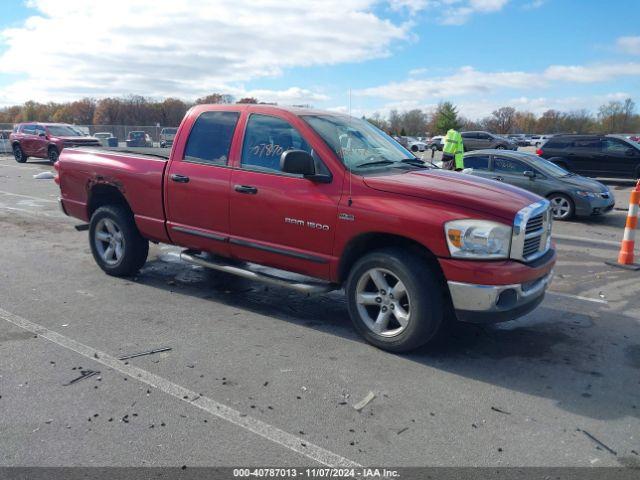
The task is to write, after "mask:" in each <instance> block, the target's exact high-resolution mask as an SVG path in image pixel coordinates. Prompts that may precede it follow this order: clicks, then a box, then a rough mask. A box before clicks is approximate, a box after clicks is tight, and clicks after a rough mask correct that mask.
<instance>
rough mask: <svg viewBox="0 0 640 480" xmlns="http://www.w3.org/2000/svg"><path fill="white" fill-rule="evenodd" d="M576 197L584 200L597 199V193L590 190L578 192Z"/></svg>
mask: <svg viewBox="0 0 640 480" xmlns="http://www.w3.org/2000/svg"><path fill="white" fill-rule="evenodd" d="M576 195H578V196H580V197H583V198H596V195H597V194H596V193H594V192H589V191H588V190H576Z"/></svg>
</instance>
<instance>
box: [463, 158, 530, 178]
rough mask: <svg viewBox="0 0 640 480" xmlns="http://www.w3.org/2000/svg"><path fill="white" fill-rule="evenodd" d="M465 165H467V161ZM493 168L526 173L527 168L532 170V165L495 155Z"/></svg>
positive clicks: (498, 170)
mask: <svg viewBox="0 0 640 480" xmlns="http://www.w3.org/2000/svg"><path fill="white" fill-rule="evenodd" d="M464 163H465V167H466V166H467V162H466V161H465V162H464ZM493 170H494V171H496V172H500V173H513V174H518V173H524V172H526V171H527V170H532V168H531V167H528V166H527V165H525V164H524V163H522V162H519V161H518V160H513V159H511V158H505V157H495V158H494V159H493Z"/></svg>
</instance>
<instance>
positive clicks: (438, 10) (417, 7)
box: [390, 0, 510, 25]
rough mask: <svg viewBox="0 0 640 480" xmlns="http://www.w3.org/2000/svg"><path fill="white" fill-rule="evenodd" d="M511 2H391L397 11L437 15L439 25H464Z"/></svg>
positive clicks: (508, 0) (441, 0)
mask: <svg viewBox="0 0 640 480" xmlns="http://www.w3.org/2000/svg"><path fill="white" fill-rule="evenodd" d="M509 2H510V0H391V2H390V3H391V6H392V8H394V9H395V10H399V9H403V8H405V9H407V10H409V11H410V12H411V13H417V12H420V11H427V12H429V13H431V12H433V13H434V14H436V18H437V21H438V23H441V24H443V25H463V24H465V23H467V21H469V19H470V18H471V17H472V16H473V15H474V14H478V13H494V12H498V11H500V10H502V9H503V8H504V7H505V6H506V5H507V4H508V3H509Z"/></svg>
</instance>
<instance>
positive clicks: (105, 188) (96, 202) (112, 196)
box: [87, 183, 133, 218]
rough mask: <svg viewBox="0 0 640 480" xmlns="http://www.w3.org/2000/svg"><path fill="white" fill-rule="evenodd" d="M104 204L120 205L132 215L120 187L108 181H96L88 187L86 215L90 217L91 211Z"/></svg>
mask: <svg viewBox="0 0 640 480" xmlns="http://www.w3.org/2000/svg"><path fill="white" fill-rule="evenodd" d="M105 205H120V206H123V207H125V208H126V209H127V210H128V211H129V213H131V214H132V215H133V211H132V210H131V206H130V205H129V202H128V201H127V199H126V197H125V196H124V194H123V193H122V192H121V191H120V189H119V188H118V187H117V186H115V185H113V184H109V183H97V184H95V185H93V186H91V187H90V188H89V197H88V201H87V216H88V218H91V216H92V215H93V212H95V211H96V210H97V209H98V208H100V207H103V206H105Z"/></svg>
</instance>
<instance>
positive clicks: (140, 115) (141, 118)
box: [0, 93, 640, 136]
mask: <svg viewBox="0 0 640 480" xmlns="http://www.w3.org/2000/svg"><path fill="white" fill-rule="evenodd" d="M203 103H263V102H259V101H258V99H256V98H253V97H246V98H241V99H239V100H237V101H236V99H234V97H232V96H231V95H225V94H220V93H212V94H211V95H207V96H205V97H201V98H198V99H196V100H195V102H187V101H184V100H181V99H179V98H165V99H163V100H156V99H152V98H148V97H143V96H139V95H131V96H128V97H109V98H103V99H100V100H96V99H92V98H83V99H82V100H76V101H73V102H65V103H59V102H49V103H39V102H34V101H28V102H25V103H24V104H23V105H15V106H10V107H4V108H2V109H0V123H19V122H29V121H37V122H60V123H71V124H75V125H148V126H151V125H156V124H158V123H159V124H160V125H162V126H169V127H173V126H178V125H179V124H180V121H181V120H182V118H183V117H184V115H185V113H186V112H187V110H189V108H191V107H192V106H193V105H197V104H203ZM366 119H367V120H368V121H370V122H371V123H373V124H374V125H376V126H378V127H379V128H381V129H382V130H384V131H386V132H387V133H389V134H392V135H403V136H404V135H410V136H428V135H442V134H444V133H446V132H447V130H449V129H450V128H455V129H457V130H488V131H490V132H494V133H499V134H510V133H638V132H640V115H638V114H637V113H636V105H635V103H634V101H633V100H632V99H630V98H628V99H626V100H624V101H611V102H609V103H607V104H604V105H602V106H601V107H600V108H599V109H598V111H597V112H596V113H595V114H593V113H591V112H590V111H588V110H584V109H582V110H573V111H568V112H563V111H559V110H553V109H550V110H547V111H546V112H544V113H543V114H542V115H535V114H533V113H532V112H528V111H520V110H516V109H515V108H513V107H509V106H506V107H501V108H498V109H497V110H495V111H494V112H493V113H492V114H491V115H490V116H488V117H485V118H483V119H480V120H471V119H469V118H467V117H465V116H464V115H462V114H461V113H460V112H459V109H458V107H456V106H455V105H454V104H453V103H451V102H442V103H440V104H439V105H438V106H437V107H436V108H435V109H434V110H432V111H424V110H419V109H414V110H408V111H404V112H399V111H398V110H391V111H390V112H389V114H388V115H387V116H386V117H383V116H382V115H380V114H379V113H375V114H373V115H371V116H369V117H366Z"/></svg>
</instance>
